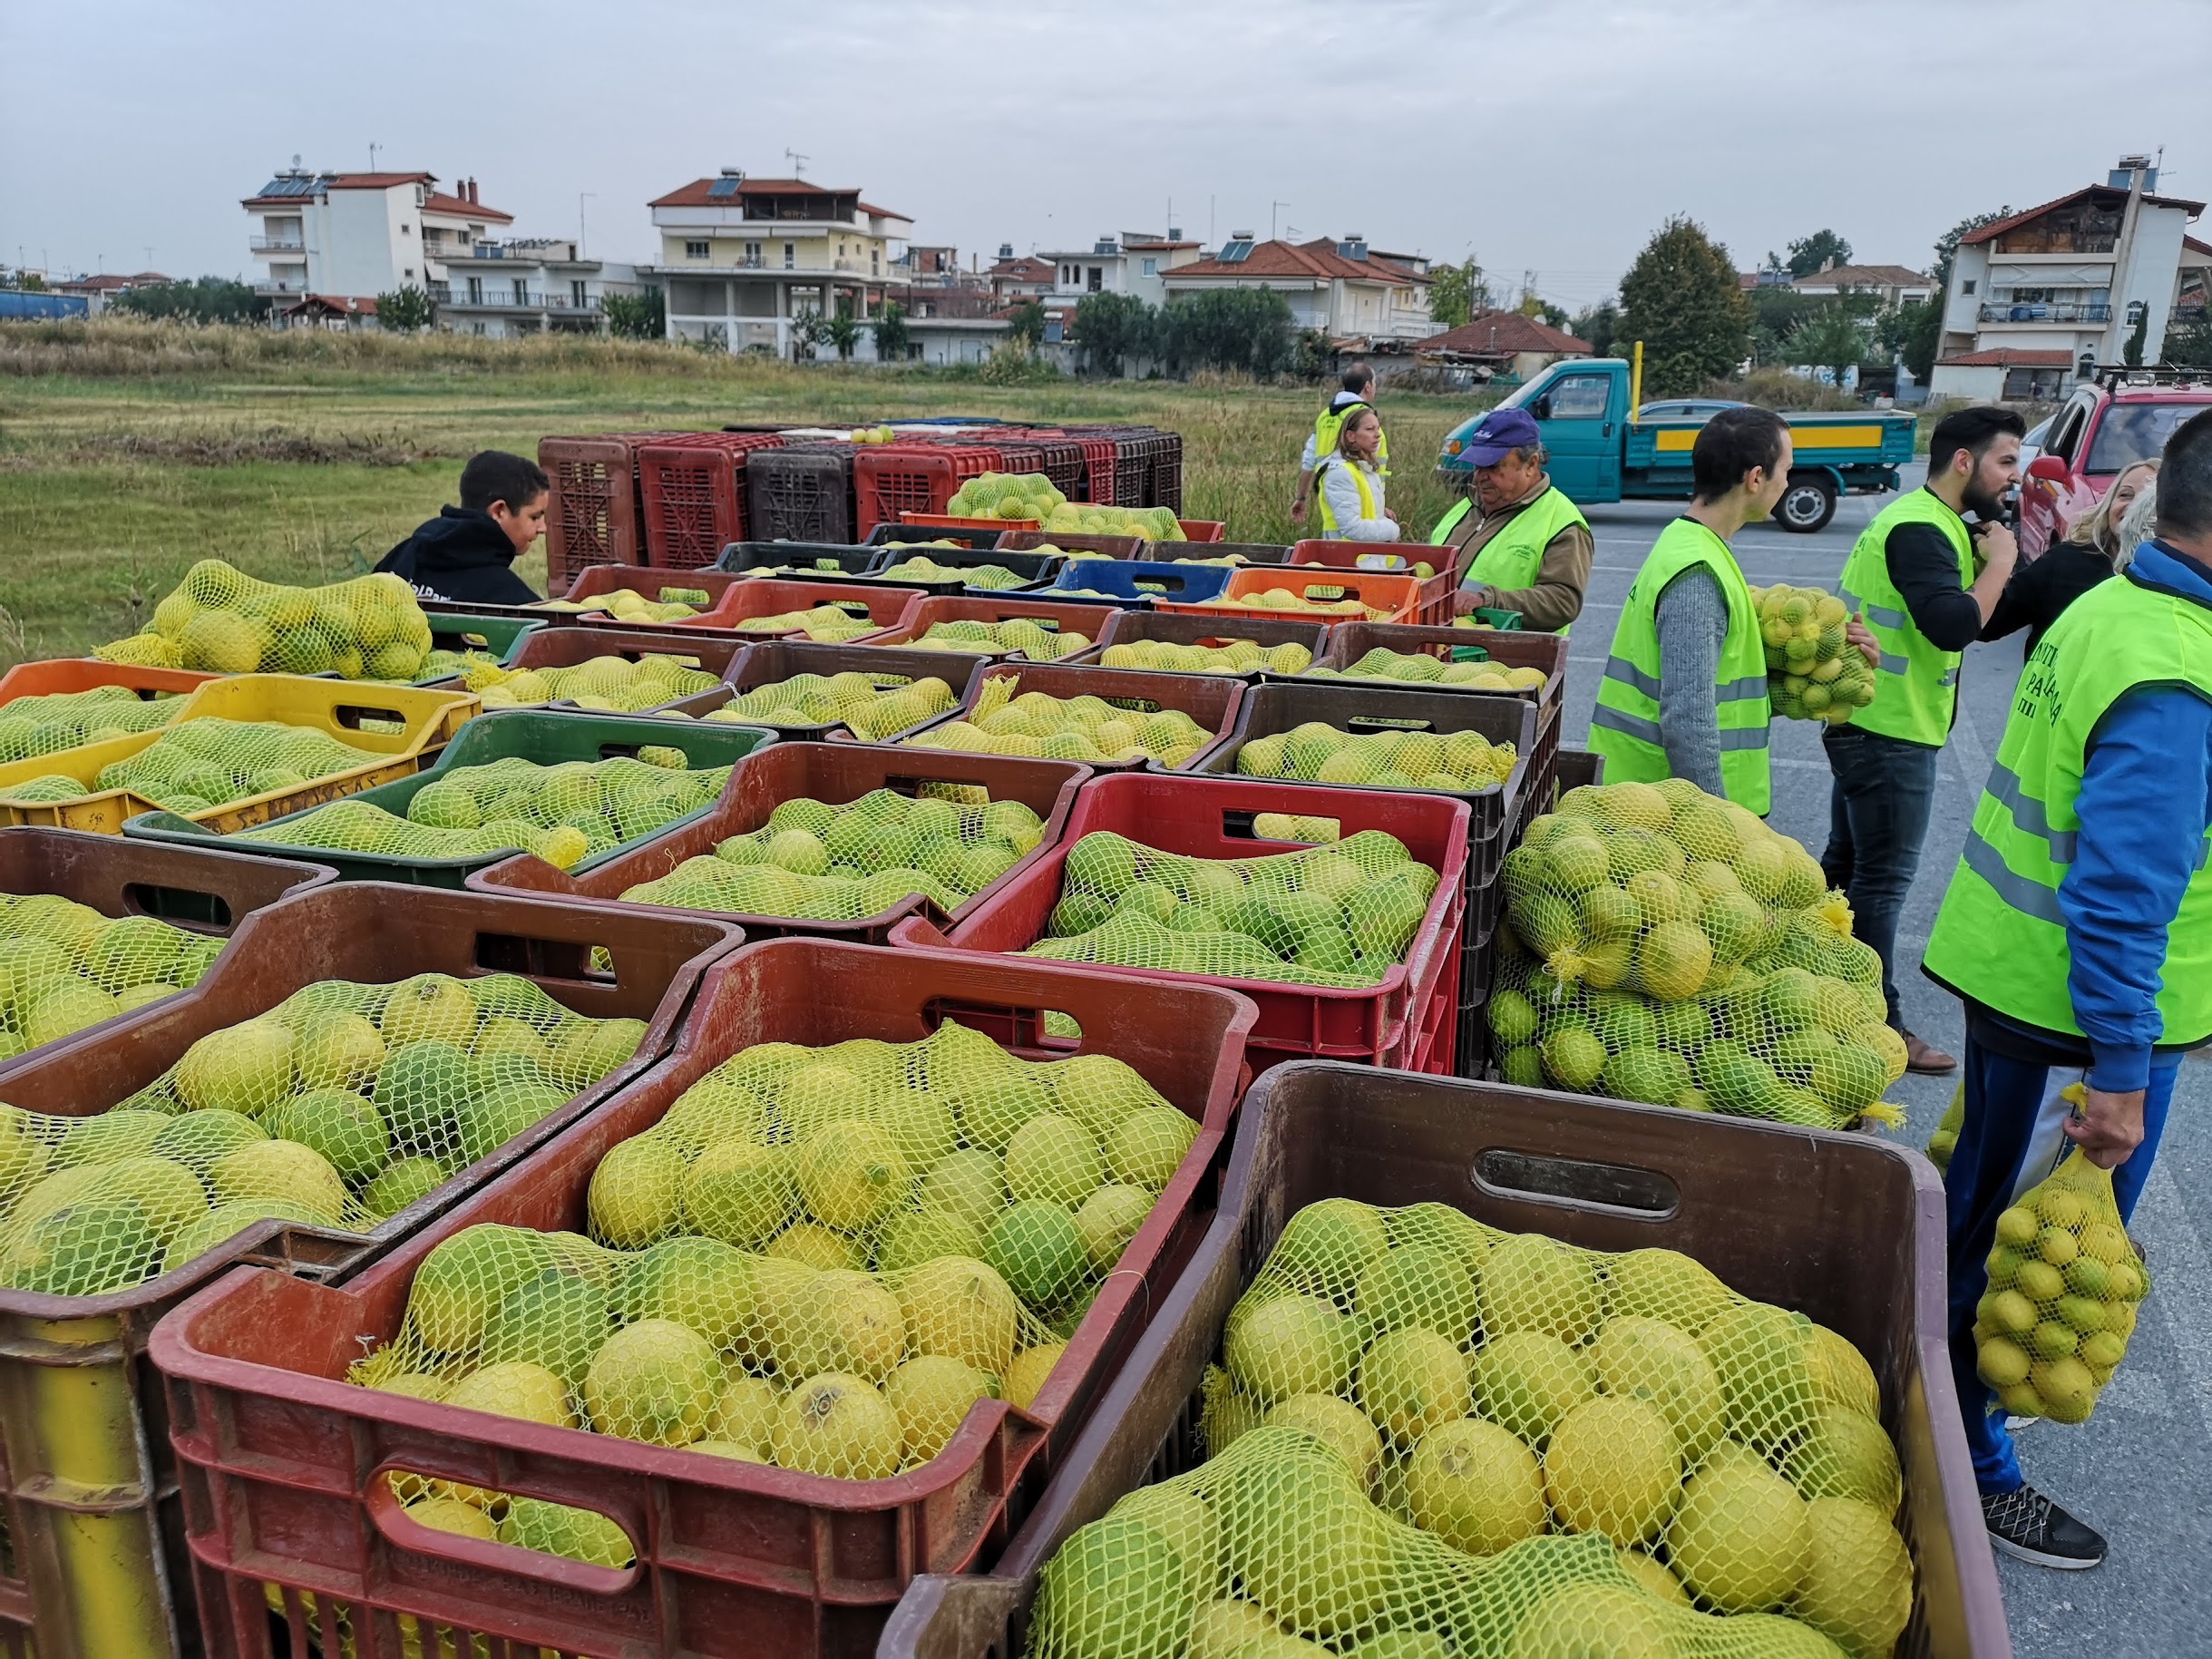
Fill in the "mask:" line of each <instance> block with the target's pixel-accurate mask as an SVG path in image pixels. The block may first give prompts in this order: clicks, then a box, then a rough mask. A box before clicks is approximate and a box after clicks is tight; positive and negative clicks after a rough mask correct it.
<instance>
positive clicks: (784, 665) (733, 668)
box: [717, 639, 984, 743]
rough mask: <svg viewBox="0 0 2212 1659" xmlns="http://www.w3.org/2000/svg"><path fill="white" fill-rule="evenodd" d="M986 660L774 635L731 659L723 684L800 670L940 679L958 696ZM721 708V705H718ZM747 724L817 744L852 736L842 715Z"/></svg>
mask: <svg viewBox="0 0 2212 1659" xmlns="http://www.w3.org/2000/svg"><path fill="white" fill-rule="evenodd" d="M983 662H984V659H983V658H982V657H981V656H980V655H978V654H976V653H973V652H968V651H934V650H932V651H910V650H901V649H898V648H897V647H896V646H884V645H823V644H817V643H816V642H815V641H814V640H812V639H771V640H769V641H768V642H767V643H765V645H748V646H746V647H745V649H743V650H741V651H739V652H738V653H737V655H736V657H734V658H732V659H730V666H729V667H728V668H726V669H725V670H723V674H722V684H723V687H724V688H725V689H726V691H728V692H729V693H730V694H731V695H733V696H734V695H736V693H739V692H744V691H751V690H753V689H755V688H757V687H761V686H773V685H777V684H779V683H781V682H782V681H784V680H787V679H790V678H794V676H796V675H800V674H819V675H821V676H822V677H823V678H825V679H826V678H829V677H830V676H831V675H833V674H865V675H866V676H868V678H870V679H871V680H872V681H873V682H874V683H875V684H876V685H877V686H879V687H892V686H900V685H910V684H911V683H912V682H913V681H915V680H918V679H941V680H943V681H944V682H945V684H946V685H947V686H949V687H950V688H951V691H952V695H953V697H954V698H955V699H956V700H957V699H960V698H965V697H966V696H967V694H968V688H969V687H970V685H972V684H973V683H974V681H975V678H976V676H977V675H978V674H979V673H981V672H982V669H983ZM717 707H719V705H717ZM936 718H937V717H936V716H934V715H931V717H929V719H926V720H918V721H916V722H915V723H914V724H913V725H912V726H911V727H902V728H901V730H899V731H897V732H893V733H891V734H889V735H888V736H886V737H883V738H882V739H879V741H882V742H886V743H892V742H896V741H897V740H898V739H899V738H900V737H903V736H905V734H906V733H907V732H909V731H919V730H920V729H921V727H924V726H927V725H929V724H930V723H931V721H933V720H935V719H936ZM745 723H746V725H748V726H758V727H766V728H767V729H768V730H770V731H773V732H774V733H775V735H776V737H777V738H778V739H779V740H780V741H782V742H784V743H818V742H822V741H823V740H825V739H827V738H829V737H834V736H840V735H842V736H843V737H847V738H851V737H853V736H854V734H853V729H852V728H851V727H848V726H846V725H845V724H844V722H843V721H842V720H832V721H829V722H827V723H826V724H825V723H823V722H820V721H803V720H796V719H786V718H785V717H783V716H782V715H780V714H765V715H748V716H746V717H745Z"/></svg>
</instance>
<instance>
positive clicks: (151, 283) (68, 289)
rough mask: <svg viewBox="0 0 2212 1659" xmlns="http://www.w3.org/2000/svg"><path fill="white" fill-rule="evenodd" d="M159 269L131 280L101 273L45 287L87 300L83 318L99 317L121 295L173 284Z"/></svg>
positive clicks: (143, 272) (68, 279)
mask: <svg viewBox="0 0 2212 1659" xmlns="http://www.w3.org/2000/svg"><path fill="white" fill-rule="evenodd" d="M174 280H175V278H171V277H165V276H163V275H162V274H161V272H160V271H158V270H142V271H139V272H136V273H135V274H133V275H132V276H128V277H123V276H116V275H112V274H110V273H108V272H105V271H102V272H101V273H100V274H98V275H97V276H91V277H71V278H66V279H64V280H62V281H56V282H49V283H47V284H46V287H47V288H48V290H49V291H50V292H53V293H55V294H69V295H73V296H74V297H76V298H79V299H82V300H83V301H84V307H83V311H82V313H80V315H83V316H87V317H98V316H99V315H100V314H101V313H102V311H104V310H106V309H107V308H108V302H109V301H111V300H112V299H113V298H115V296H116V295H118V294H127V293H129V292H130V291H131V290H132V288H161V287H163V286H165V285H166V284H168V283H170V282H172V281H174Z"/></svg>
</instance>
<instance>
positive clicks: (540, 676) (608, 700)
mask: <svg viewBox="0 0 2212 1659" xmlns="http://www.w3.org/2000/svg"><path fill="white" fill-rule="evenodd" d="M721 683H722V682H721V679H720V678H718V677H717V676H716V675H713V674H709V673H707V672H706V670H705V669H704V668H698V667H697V666H696V664H695V663H687V662H686V661H685V660H684V659H682V658H680V657H668V656H662V655H660V654H659V653H658V652H648V653H647V654H646V655H644V656H642V657H640V658H638V660H637V661H635V662H632V661H630V660H629V658H627V657H612V656H609V657H594V658H592V659H590V660H589V661H586V662H579V663H575V664H572V665H570V667H567V668H501V667H500V666H499V665H498V664H496V663H490V664H482V665H480V666H478V667H475V668H471V669H470V670H469V672H468V675H467V678H465V679H464V680H463V684H464V685H466V686H467V688H469V689H470V690H471V691H473V692H475V693H476V694H477V695H478V696H479V697H481V698H482V699H483V706H484V707H485V708H538V707H541V706H542V705H543V704H546V703H552V702H571V703H574V704H575V705H576V706H577V707H578V708H594V709H598V710H599V711H600V712H601V713H604V714H637V713H638V712H640V711H641V710H644V709H648V708H658V707H660V706H661V705H662V704H663V703H673V702H675V701H676V700H677V698H687V697H692V696H696V695H697V693H699V692H701V691H706V690H709V689H711V688H714V687H716V686H718V685H720V684H721Z"/></svg>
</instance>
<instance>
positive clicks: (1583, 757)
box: [1513, 748, 1605, 843]
mask: <svg viewBox="0 0 2212 1659" xmlns="http://www.w3.org/2000/svg"><path fill="white" fill-rule="evenodd" d="M1541 781H1542V786H1541V787H1540V788H1538V789H1535V790H1533V791H1531V792H1530V795H1529V797H1528V799H1527V800H1525V802H1523V803H1522V805H1521V822H1520V823H1519V824H1518V825H1515V829H1514V833H1513V838H1514V840H1515V842H1516V843H1517V842H1518V841H1519V840H1520V838H1521V836H1522V834H1524V833H1525V832H1526V830H1527V828H1528V823H1529V820H1530V819H1532V818H1535V817H1539V816H1541V815H1543V814H1545V813H1547V812H1550V811H1551V810H1552V809H1553V808H1554V807H1555V806H1556V805H1559V797H1560V796H1561V795H1564V794H1566V792H1567V791H1568V790H1570V789H1579V788H1580V787H1582V786H1583V785H1584V784H1602V783H1603V782H1604V781H1605V756H1603V755H1593V754H1591V753H1589V752H1588V751H1586V750H1583V749H1569V748H1561V749H1557V750H1555V751H1554V754H1553V756H1552V774H1551V776H1550V777H1548V778H1546V779H1544V780H1541Z"/></svg>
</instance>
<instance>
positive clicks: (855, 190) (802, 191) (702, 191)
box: [645, 174, 913, 224]
mask: <svg viewBox="0 0 2212 1659" xmlns="http://www.w3.org/2000/svg"><path fill="white" fill-rule="evenodd" d="M727 176H728V175H727V174H723V175H721V176H720V177H717V178H713V179H694V180H693V181H691V182H690V183H689V184H686V185H681V186H678V187H677V189H675V190H670V191H669V192H668V193H667V195H666V196H656V197H655V198H653V200H650V201H648V202H647V203H646V204H645V205H646V206H647V207H648V208H722V207H728V206H729V205H730V204H731V203H733V202H735V201H736V200H738V198H740V197H744V196H851V197H853V198H854V200H855V205H856V206H857V207H858V208H859V209H860V210H861V211H862V212H863V213H867V214H872V215H873V216H874V217H875V218H878V219H903V220H907V222H908V223H909V224H911V223H912V222H913V220H911V218H910V217H909V216H908V215H906V214H904V213H901V212H899V211H897V210H894V209H892V208H877V207H871V206H870V205H869V204H868V203H866V202H864V201H860V200H858V198H859V196H860V187H859V186H857V185H852V184H809V183H808V182H807V181H805V180H804V179H745V180H742V181H739V183H738V186H737V188H736V190H735V191H733V192H731V193H729V194H727V195H723V196H714V195H709V194H708V192H709V191H710V190H713V189H714V187H715V186H716V184H718V183H720V182H721V180H722V178H726V177H727Z"/></svg>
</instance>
